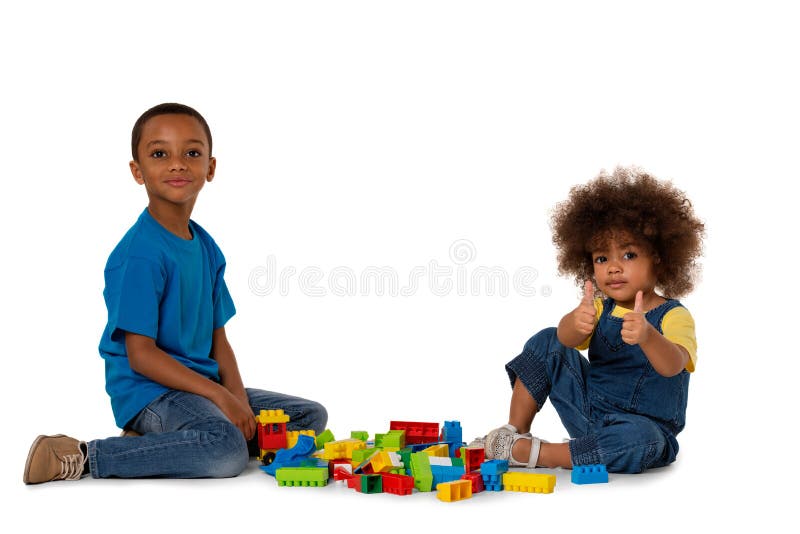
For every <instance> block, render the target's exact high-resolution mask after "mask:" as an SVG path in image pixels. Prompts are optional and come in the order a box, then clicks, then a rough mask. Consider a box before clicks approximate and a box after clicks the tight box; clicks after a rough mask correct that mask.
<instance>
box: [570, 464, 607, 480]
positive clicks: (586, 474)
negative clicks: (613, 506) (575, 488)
mask: <svg viewBox="0 0 800 534" xmlns="http://www.w3.org/2000/svg"><path fill="white" fill-rule="evenodd" d="M571 479H572V483H573V484H602V483H606V482H608V471H606V466H605V465H604V464H592V465H575V466H573V467H572V476H571Z"/></svg>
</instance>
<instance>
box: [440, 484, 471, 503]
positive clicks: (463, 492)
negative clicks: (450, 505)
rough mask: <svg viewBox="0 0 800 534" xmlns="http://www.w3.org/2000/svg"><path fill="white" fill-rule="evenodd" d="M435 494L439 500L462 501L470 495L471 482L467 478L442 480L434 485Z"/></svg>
mask: <svg viewBox="0 0 800 534" xmlns="http://www.w3.org/2000/svg"><path fill="white" fill-rule="evenodd" d="M436 490H437V492H436V496H437V497H438V498H439V500H440V501H445V502H454V501H463V500H464V499H469V498H470V497H472V483H471V482H470V481H469V480H455V481H453V482H442V483H441V484H439V485H438V486H436Z"/></svg>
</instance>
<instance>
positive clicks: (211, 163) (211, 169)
mask: <svg viewBox="0 0 800 534" xmlns="http://www.w3.org/2000/svg"><path fill="white" fill-rule="evenodd" d="M131 163H133V162H131ZM216 171H217V158H215V157H213V156H212V157H210V158H208V174H207V175H206V182H210V181H211V180H213V179H214V173H215V172H216Z"/></svg>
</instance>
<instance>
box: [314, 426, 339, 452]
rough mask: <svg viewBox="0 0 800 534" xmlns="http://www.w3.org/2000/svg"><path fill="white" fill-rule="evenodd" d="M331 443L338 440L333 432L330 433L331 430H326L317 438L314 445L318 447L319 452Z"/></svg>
mask: <svg viewBox="0 0 800 534" xmlns="http://www.w3.org/2000/svg"><path fill="white" fill-rule="evenodd" d="M330 441H336V438H334V437H333V432H331V431H330V429H329V428H326V429H325V430H323V431H322V433H321V434H320V435H319V436H317V437H316V439H315V440H314V445H315V446H316V447H317V450H320V449H321V448H323V447H325V444H326V443H328V442H330Z"/></svg>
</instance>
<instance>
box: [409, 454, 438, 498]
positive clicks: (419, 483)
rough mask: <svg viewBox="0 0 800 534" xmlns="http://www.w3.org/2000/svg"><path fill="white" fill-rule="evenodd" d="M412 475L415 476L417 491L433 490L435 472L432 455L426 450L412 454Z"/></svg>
mask: <svg viewBox="0 0 800 534" xmlns="http://www.w3.org/2000/svg"><path fill="white" fill-rule="evenodd" d="M411 476H413V477H414V487H415V488H417V491H431V486H432V485H433V473H432V472H431V462H430V456H428V455H427V454H425V453H424V452H415V453H413V454H412V455H411Z"/></svg>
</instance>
